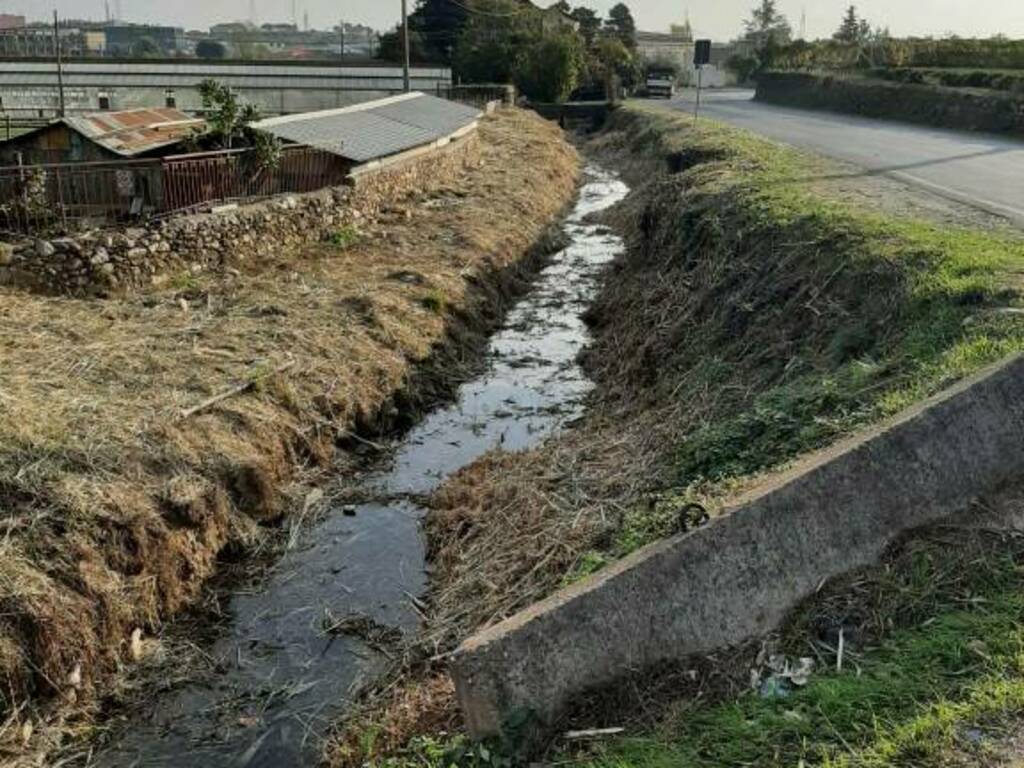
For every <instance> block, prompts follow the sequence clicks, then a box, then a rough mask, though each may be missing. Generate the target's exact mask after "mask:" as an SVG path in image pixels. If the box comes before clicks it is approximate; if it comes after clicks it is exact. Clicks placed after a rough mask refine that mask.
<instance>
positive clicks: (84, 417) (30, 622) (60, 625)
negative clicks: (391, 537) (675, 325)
mask: <svg viewBox="0 0 1024 768" xmlns="http://www.w3.org/2000/svg"><path fill="white" fill-rule="evenodd" d="M480 133H481V136H480V138H481V152H482V155H481V159H480V161H479V163H478V164H474V165H472V166H471V167H469V166H468V167H466V168H465V169H464V170H463V172H462V174H461V176H460V178H459V179H458V180H457V181H456V182H455V183H453V184H452V185H450V187H447V188H442V189H438V190H435V191H434V192H432V193H430V194H427V195H422V196H419V197H411V198H409V199H408V200H406V201H404V202H403V203H401V204H399V205H396V206H394V207H393V208H392V209H391V210H390V211H388V212H386V213H385V214H384V215H383V216H382V217H381V218H380V219H379V220H376V221H373V222H367V223H366V224H365V225H364V226H363V227H362V228H361V231H360V232H359V236H358V238H357V240H356V242H355V243H354V244H349V243H348V242H347V241H348V239H349V238H343V239H342V240H343V241H344V242H345V245H343V246H342V245H330V244H324V245H323V246H316V247H309V248H304V249H301V250H297V251H294V252H289V253H281V254H280V255H278V256H277V257H276V258H273V259H270V260H268V261H266V262H263V263H259V264H253V265H251V266H249V267H248V268H246V269H245V270H244V271H241V272H240V271H237V270H226V271H224V272H220V273H198V274H192V273H183V274H182V275H180V276H178V277H177V278H175V279H174V280H172V281H171V284H170V285H169V286H167V287H165V288H163V289H160V290H154V291H152V292H149V293H146V294H143V295H140V296H137V297H129V298H120V299H110V300H90V301H84V300H75V299H65V298H47V297H39V296H33V295H29V294H25V293H21V292H18V291H15V290H7V289H5V290H3V291H2V292H0V525H2V526H3V529H4V531H3V532H4V536H3V539H2V544H0V546H2V547H3V557H2V561H0V600H2V602H3V606H4V610H3V613H2V618H0V675H2V687H0V721H3V722H4V723H5V725H4V728H3V730H2V736H3V739H4V745H3V752H2V753H0V756H2V757H3V758H4V759H7V760H10V761H11V763H12V764H14V763H16V762H17V761H18V760H22V759H23V760H25V761H28V760H29V759H30V756H31V755H32V754H40V753H46V752H48V751H51V750H53V749H54V748H56V747H57V746H59V744H58V743H57V742H58V741H59V740H60V738H61V734H62V732H63V731H64V730H66V728H67V727H70V724H74V723H81V722H85V721H87V720H88V718H89V717H90V716H91V715H93V714H95V708H96V705H97V701H98V699H99V695H101V694H103V693H104V692H106V691H107V690H109V689H110V687H111V686H112V684H113V681H114V679H115V678H116V675H117V673H118V671H119V669H122V668H123V667H124V666H125V665H130V664H132V663H133V662H134V661H135V660H136V659H137V657H138V655H139V653H140V649H141V648H144V647H145V643H146V639H147V638H149V637H152V636H153V635H154V634H156V633H158V632H159V629H160V627H161V625H162V624H163V622H165V621H166V620H167V619H168V618H169V617H170V616H172V615H173V614H175V613H176V612H178V611H180V610H181V609H183V608H185V607H187V606H188V605H189V604H190V603H192V602H193V601H194V600H195V599H196V597H197V596H198V595H199V594H200V592H201V590H202V587H203V584H204V582H205V581H206V580H207V579H208V578H209V577H210V576H211V575H212V574H213V573H214V572H215V571H216V570H217V566H218V558H219V557H222V556H224V555H228V556H230V557H232V558H238V557H244V556H245V554H246V553H247V552H248V551H251V550H252V549H253V548H255V547H256V546H257V545H258V544H259V542H261V541H262V540H263V539H265V538H266V534H267V531H273V530H274V529H275V528H276V527H277V526H278V525H279V524H280V522H281V521H282V520H283V519H285V518H286V517H287V515H288V514H289V513H290V511H292V510H293V509H297V508H301V502H300V500H301V499H302V498H303V497H304V495H305V493H304V491H303V490H302V486H303V484H304V483H308V482H311V481H317V480H319V479H322V478H323V477H324V476H325V474H326V472H327V470H328V469H329V468H331V467H332V466H333V467H334V468H335V470H337V469H338V468H339V467H340V468H341V469H342V470H344V467H345V464H346V459H345V453H344V452H342V453H341V455H340V456H336V455H335V450H334V449H335V446H336V445H338V444H341V445H342V447H346V446H347V447H354V446H357V445H359V444H360V439H365V438H366V437H367V436H372V435H373V434H378V433H380V432H382V431H386V430H389V429H393V428H395V427H400V426H402V425H403V424H406V423H408V422H409V421H410V420H411V419H412V418H413V417H414V416H415V413H416V412H417V411H418V410H419V409H420V408H422V407H423V406H425V405H426V404H430V403H432V402H433V401H435V400H436V399H437V398H438V397H440V396H442V395H443V394H444V393H447V392H450V391H451V389H452V387H453V386H454V385H455V383H457V381H458V380H459V379H460V377H463V376H465V373H466V371H465V365H460V363H468V362H469V361H471V359H472V356H473V350H475V349H477V348H479V347H480V345H481V344H482V340H483V339H484V338H485V336H486V334H487V332H488V331H489V330H490V328H492V327H493V326H494V324H495V323H496V322H497V321H498V320H499V319H500V316H501V313H502V311H503V308H504V307H505V306H506V305H507V300H508V299H509V298H510V296H511V295H512V294H514V293H515V292H516V291H517V290H518V289H520V288H521V287H522V286H523V278H524V277H526V276H528V275H529V274H530V273H531V272H532V271H533V270H535V269H536V268H537V267H538V266H539V263H540V261H541V258H540V255H541V252H542V250H543V245H541V246H537V244H538V243H542V242H543V241H544V240H545V238H546V237H547V236H548V228H549V226H550V224H551V223H552V221H553V220H555V219H556V218H557V216H558V215H559V213H560V212H561V211H562V210H563V209H564V207H565V206H566V205H567V203H568V202H569V201H570V200H571V198H572V196H573V193H574V190H575V188H576V181H577V176H578V169H579V163H578V158H577V155H576V152H575V151H574V150H573V149H572V148H571V147H570V146H569V145H568V144H567V143H566V142H565V141H564V139H563V137H562V135H561V132H560V131H559V130H558V129H557V128H555V127H553V126H550V125H548V124H546V123H544V122H543V121H541V120H540V119H538V118H536V117H534V116H532V115H530V114H528V113H524V112H521V111H518V110H507V111H502V112H500V113H498V114H497V115H496V116H494V117H493V118H489V119H487V120H484V121H483V122H482V123H481V127H480ZM332 462H334V463H333V464H332ZM47 726H61V727H56V728H55V727H47Z"/></svg>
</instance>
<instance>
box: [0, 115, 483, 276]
mask: <svg viewBox="0 0 1024 768" xmlns="http://www.w3.org/2000/svg"><path fill="white" fill-rule="evenodd" d="M479 157H480V148H479V139H478V136H477V134H476V133H475V132H474V133H471V134H469V135H467V136H465V137H463V138H461V139H459V140H458V141H455V142H452V143H451V144H448V145H446V146H444V147H441V148H439V149H433V150H432V151H430V152H429V153H421V154H418V155H415V156H411V157H407V158H405V159H402V160H399V161H396V162H394V163H391V164H384V165H381V166H380V167H376V168H371V169H363V170H362V171H361V172H357V173H355V174H354V175H353V176H352V177H351V178H350V183H349V184H347V185H345V186H342V187H337V188H333V189H324V190H320V191H318V192H312V193H309V194H303V195H284V196H280V197H276V198H272V199H269V200H265V201H262V202H259V203H254V204H251V205H242V206H238V207H234V206H231V207H230V209H227V208H228V207H225V208H224V209H221V210H219V211H215V212H211V213H203V214H194V215H188V216H178V217H174V218H170V219H165V220H162V221H154V222H151V223H148V224H146V225H145V226H138V227H128V228H122V229H118V230H99V231H91V232H85V233H81V234H76V235H75V236H73V237H62V238H56V239H52V240H38V239H26V240H23V241H21V242H16V243H0V286H2V285H11V286H15V287H19V288H24V289H27V290H33V291H38V292H41V293H51V294H68V295H74V296H88V295H107V294H111V293H118V292H124V291H129V290H135V289H139V288H144V287H146V286H149V285H154V284H159V283H160V282H161V281H162V280H164V279H166V277H167V276H168V275H169V274H171V273H173V272H175V271H178V270H182V269H192V270H202V269H206V268H210V267H214V268H215V267H218V266H223V265H228V264H232V263H238V262H242V261H246V260H258V259H260V258H262V257H265V256H267V255H268V254H269V253H271V252H274V251H278V250H280V249H281V248H287V247H292V246H297V245H301V244H303V243H309V242H315V241H318V240H322V239H323V238H324V237H325V236H326V235H328V234H330V233H331V232H334V231H336V230H338V229H340V228H342V227H345V226H348V225H355V226H358V225H359V224H360V223H363V222H366V221H368V220H372V219H374V218H376V216H377V215H378V214H380V212H381V211H382V210H383V209H384V208H386V207H388V206H389V205H391V204H393V203H395V202H397V201H399V200H401V199H403V198H405V197H408V196H409V195H411V194H413V193H421V192H425V191H430V190H431V189H436V188H438V187H439V186H442V185H446V184H450V183H451V182H452V181H453V180H454V179H455V177H456V176H457V175H458V174H459V172H460V171H461V170H462V169H463V168H464V167H466V166H470V165H475V164H476V163H478V162H479Z"/></svg>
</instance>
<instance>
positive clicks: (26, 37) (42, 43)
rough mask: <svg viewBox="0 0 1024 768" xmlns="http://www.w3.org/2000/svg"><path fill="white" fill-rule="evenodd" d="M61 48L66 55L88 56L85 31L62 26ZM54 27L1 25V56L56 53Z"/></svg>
mask: <svg viewBox="0 0 1024 768" xmlns="http://www.w3.org/2000/svg"><path fill="white" fill-rule="evenodd" d="M60 49H61V53H62V54H63V55H65V56H68V57H71V56H86V55H88V53H89V50H88V48H87V47H86V39H85V33H84V32H83V31H82V30H81V29H79V28H77V27H61V28H60ZM56 50H57V49H56V45H55V43H54V36H53V27H51V26H49V25H46V24H31V25H29V26H21V27H0V57H5V58H26V57H46V58H52V57H53V56H55V55H56Z"/></svg>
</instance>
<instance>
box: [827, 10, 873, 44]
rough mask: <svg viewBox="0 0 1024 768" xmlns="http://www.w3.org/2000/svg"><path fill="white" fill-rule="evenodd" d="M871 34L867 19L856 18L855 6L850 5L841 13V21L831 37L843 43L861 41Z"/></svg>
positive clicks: (864, 40)
mask: <svg viewBox="0 0 1024 768" xmlns="http://www.w3.org/2000/svg"><path fill="white" fill-rule="evenodd" d="M871 35H872V32H871V25H870V24H869V23H868V21H867V19H858V18H857V6H855V5H851V6H850V7H849V8H847V9H846V13H845V14H843V21H842V23H841V24H840V25H839V29H838V30H836V33H835V34H834V35H832V37H833V38H834V39H836V40H839V41H841V42H844V43H863V42H866V41H867V40H868V39H869V38H870V37H871Z"/></svg>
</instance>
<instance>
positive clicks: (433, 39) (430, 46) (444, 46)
mask: <svg viewBox="0 0 1024 768" xmlns="http://www.w3.org/2000/svg"><path fill="white" fill-rule="evenodd" d="M466 5H467V3H453V2H451V0H419V4H418V5H417V7H416V10H415V11H413V12H412V13H411V14H409V34H410V36H411V35H412V34H416V35H418V37H419V42H420V48H421V51H422V60H429V61H439V62H443V63H445V64H451V62H452V57H453V56H454V53H455V44H456V43H457V42H458V39H459V35H460V34H461V33H462V30H463V28H464V27H465V26H466V18H467V17H468V16H469V11H468V10H467V9H466ZM410 46H411V43H410Z"/></svg>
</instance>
